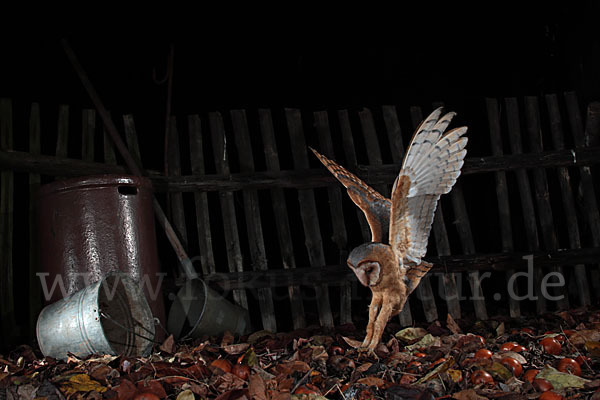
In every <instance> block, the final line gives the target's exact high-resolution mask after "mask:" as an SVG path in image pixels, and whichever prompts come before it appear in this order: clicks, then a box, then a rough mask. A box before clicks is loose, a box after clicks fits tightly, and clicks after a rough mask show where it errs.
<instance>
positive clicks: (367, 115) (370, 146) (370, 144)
mask: <svg viewBox="0 0 600 400" xmlns="http://www.w3.org/2000/svg"><path fill="white" fill-rule="evenodd" d="M358 117H359V118H360V125H361V127H362V132H363V137H364V140H365V147H366V149H367V158H368V159H369V165H383V159H382V158H381V148H380V146H379V140H378V139H377V131H376V130H375V122H374V121H373V114H372V113H371V110H369V109H368V108H363V109H362V110H361V111H359V112H358ZM373 188H374V189H375V190H377V191H378V192H379V193H381V194H382V195H383V197H386V198H389V197H390V185H384V184H379V185H373Z"/></svg>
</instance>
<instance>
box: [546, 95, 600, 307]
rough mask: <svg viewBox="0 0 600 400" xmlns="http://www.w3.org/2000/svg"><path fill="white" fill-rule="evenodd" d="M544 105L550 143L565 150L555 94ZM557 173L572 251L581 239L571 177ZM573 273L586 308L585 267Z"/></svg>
mask: <svg viewBox="0 0 600 400" xmlns="http://www.w3.org/2000/svg"><path fill="white" fill-rule="evenodd" d="M546 104H547V107H548V114H549V116H550V132H551V133H552V142H553V145H554V148H555V149H556V150H563V149H564V148H565V143H564V133H563V127H562V118H561V116H560V108H559V107H558V98H557V97H556V94H548V95H546ZM557 172H558V182H559V184H560V191H561V195H562V200H563V207H564V211H565V218H566V220H567V234H568V236H569V246H570V247H571V248H572V249H580V248H581V238H580V236H579V224H578V222H577V214H576V211H575V199H574V198H573V191H572V189H571V177H570V175H569V170H568V169H567V168H565V167H559V168H557ZM574 271H575V281H576V284H577V296H578V297H579V303H580V304H581V305H582V306H587V305H589V304H590V303H591V298H590V290H589V286H588V284H587V277H586V272H585V265H581V264H580V265H576V266H575V268H574Z"/></svg>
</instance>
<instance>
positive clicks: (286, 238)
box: [258, 109, 306, 329]
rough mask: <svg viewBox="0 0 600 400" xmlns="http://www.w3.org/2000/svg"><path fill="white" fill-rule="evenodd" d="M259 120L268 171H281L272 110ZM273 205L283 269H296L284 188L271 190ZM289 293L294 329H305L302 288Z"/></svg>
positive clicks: (259, 114) (266, 110) (259, 115)
mask: <svg viewBox="0 0 600 400" xmlns="http://www.w3.org/2000/svg"><path fill="white" fill-rule="evenodd" d="M258 118H259V125H260V132H261V137H262V141H263V147H264V152H265V160H266V163H267V170H269V171H280V164H279V152H278V151H277V144H276V142H275V130H274V129H273V117H272V115H271V110H269V109H260V110H258ZM271 203H272V206H273V213H274V215H275V220H276V221H277V223H276V224H275V225H276V229H277V237H278V238H279V248H280V250H281V258H282V262H283V267H284V268H286V269H288V268H296V259H295V257H294V244H293V240H292V232H291V229H290V221H289V217H288V211H287V205H286V202H285V195H284V192H283V189H282V188H273V189H271ZM288 293H289V296H290V303H291V312H292V320H293V325H294V329H300V328H304V327H305V326H306V316H305V312H304V303H303V302H302V292H301V291H300V287H299V286H289V287H288Z"/></svg>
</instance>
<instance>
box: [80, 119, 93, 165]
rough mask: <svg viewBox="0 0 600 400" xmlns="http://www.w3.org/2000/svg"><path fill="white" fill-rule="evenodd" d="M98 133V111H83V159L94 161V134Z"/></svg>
mask: <svg viewBox="0 0 600 400" xmlns="http://www.w3.org/2000/svg"><path fill="white" fill-rule="evenodd" d="M95 135H96V111H95V110H90V109H86V110H83V111H82V112H81V159H82V160H85V161H90V162H91V161H94V136H95Z"/></svg>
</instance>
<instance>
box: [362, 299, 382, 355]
mask: <svg viewBox="0 0 600 400" xmlns="http://www.w3.org/2000/svg"><path fill="white" fill-rule="evenodd" d="M381 300H382V298H381V296H378V295H377V294H375V293H373V298H372V299H371V304H370V305H369V324H368V325H367V335H366V336H365V340H364V341H363V342H362V345H361V347H363V348H365V347H368V346H369V343H371V339H372V338H373V331H374V328H375V321H376V320H377V315H378V314H379V310H380V309H381Z"/></svg>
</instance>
